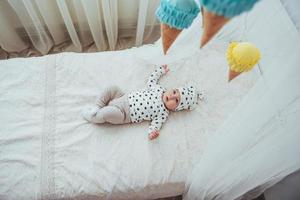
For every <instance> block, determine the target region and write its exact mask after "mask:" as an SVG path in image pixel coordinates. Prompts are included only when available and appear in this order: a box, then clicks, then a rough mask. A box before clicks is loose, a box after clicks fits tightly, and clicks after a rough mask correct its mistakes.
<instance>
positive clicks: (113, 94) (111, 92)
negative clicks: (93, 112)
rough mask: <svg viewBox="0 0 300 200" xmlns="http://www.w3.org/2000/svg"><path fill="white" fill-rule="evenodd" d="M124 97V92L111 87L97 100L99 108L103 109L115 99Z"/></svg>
mask: <svg viewBox="0 0 300 200" xmlns="http://www.w3.org/2000/svg"><path fill="white" fill-rule="evenodd" d="M123 95H124V92H122V91H121V90H120V88H118V87H117V86H111V87H108V88H106V89H105V90H104V91H103V92H102V93H101V95H100V96H99V97H98V99H97V102H96V104H97V106H98V107H99V108H103V107H104V106H106V105H108V103H109V102H110V101H112V100H113V99H116V98H119V97H121V96H123Z"/></svg>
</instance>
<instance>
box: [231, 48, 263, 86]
mask: <svg viewBox="0 0 300 200" xmlns="http://www.w3.org/2000/svg"><path fill="white" fill-rule="evenodd" d="M259 59H260V52H259V49H258V48H257V47H256V46H254V45H253V44H251V43H248V42H241V43H238V42H232V43H230V44H229V47H228V49H227V61H228V65H229V74H228V81H231V80H232V79H234V78H235V77H237V76H238V75H240V74H241V73H243V72H247V71H249V70H251V69H252V68H253V67H254V65H256V64H257V63H258V61H259Z"/></svg>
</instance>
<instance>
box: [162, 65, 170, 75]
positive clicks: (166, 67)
mask: <svg viewBox="0 0 300 200" xmlns="http://www.w3.org/2000/svg"><path fill="white" fill-rule="evenodd" d="M162 67H163V68H164V70H165V74H166V73H168V71H170V70H169V68H168V65H162Z"/></svg>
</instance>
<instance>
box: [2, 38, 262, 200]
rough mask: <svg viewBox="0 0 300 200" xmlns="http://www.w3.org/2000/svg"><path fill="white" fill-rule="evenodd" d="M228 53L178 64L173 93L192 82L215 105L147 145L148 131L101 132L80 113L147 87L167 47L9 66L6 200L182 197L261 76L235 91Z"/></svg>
mask: <svg viewBox="0 0 300 200" xmlns="http://www.w3.org/2000/svg"><path fill="white" fill-rule="evenodd" d="M226 47H227V44H225V43H215V44H212V45H210V46H209V47H208V48H206V49H205V50H203V51H198V52H196V53H194V54H193V55H190V56H189V57H185V58H183V59H180V60H178V61H176V62H173V63H168V64H169V68H170V70H171V71H170V72H169V74H168V75H166V76H165V77H163V78H162V79H161V80H160V83H161V84H162V85H163V86H165V87H167V88H172V87H177V86H181V85H183V84H185V83H187V82H189V81H192V82H194V83H195V84H196V85H197V87H198V88H199V89H201V90H203V91H204V94H205V101H204V102H203V103H202V104H200V105H199V106H198V107H197V109H196V110H194V111H191V112H186V111H185V112H180V113H172V114H171V116H170V118H169V119H168V121H167V122H166V123H165V125H164V127H163V129H162V130H161V134H160V137H159V138H158V139H156V140H154V141H149V140H148V138H147V127H148V122H144V123H141V124H134V125H117V126H116V125H115V126H112V125H95V124H90V123H87V122H86V121H85V120H83V119H82V117H81V116H80V111H81V109H82V108H83V107H84V106H85V105H88V104H93V103H94V101H95V98H96V96H97V95H98V94H99V92H100V91H101V90H102V89H103V88H105V87H106V86H109V85H117V86H119V87H121V88H122V89H123V90H124V91H125V92H129V91H132V90H140V89H142V88H144V87H145V84H146V81H147V77H148V76H149V74H150V73H151V72H152V70H153V65H152V64H150V61H149V62H146V61H145V60H144V58H145V57H148V58H149V57H150V58H151V54H153V55H154V54H155V53H156V54H160V52H161V49H160V47H159V46H158V45H156V46H144V47H141V48H135V49H130V50H124V51H119V52H103V53H90V54H77V53H62V54H57V55H51V56H44V57H39V58H26V59H11V60H6V61H1V62H0V122H1V125H0V199H49V198H53V199H62V198H67V199H72V198H74V199H79V198H89V199H154V198H159V197H166V196H176V195H179V194H182V193H183V191H184V187H185V180H186V175H187V174H188V172H190V170H191V168H192V167H193V165H194V162H195V155H199V154H200V155H201V153H202V151H203V149H204V148H205V145H206V143H207V140H208V139H209V137H210V136H211V135H213V134H214V132H215V131H216V129H217V128H218V127H220V125H221V124H222V122H223V121H224V119H225V118H226V117H227V116H228V115H229V114H230V112H231V110H232V109H233V108H234V107H235V106H236V105H237V103H238V102H239V101H240V100H241V98H242V97H243V96H244V95H245V93H247V91H248V90H249V88H250V87H251V86H252V85H253V83H254V82H255V80H256V78H257V77H258V73H257V72H256V71H252V72H250V73H247V74H243V75H241V76H240V77H238V78H237V79H235V80H234V81H232V82H231V83H230V84H228V83H227V64H226V60H225V50H226ZM151 62H152V63H153V62H156V61H155V60H151ZM216 148H218V147H216Z"/></svg>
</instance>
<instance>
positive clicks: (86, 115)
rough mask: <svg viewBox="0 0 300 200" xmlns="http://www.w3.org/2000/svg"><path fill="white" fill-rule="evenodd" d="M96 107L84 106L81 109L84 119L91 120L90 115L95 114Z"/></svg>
mask: <svg viewBox="0 0 300 200" xmlns="http://www.w3.org/2000/svg"><path fill="white" fill-rule="evenodd" d="M98 109H99V108H98V107H97V106H94V107H92V106H90V107H85V108H84V109H82V111H81V115H82V117H83V118H84V119H85V120H87V121H89V122H92V117H94V116H95V115H96V113H97V111H98Z"/></svg>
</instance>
